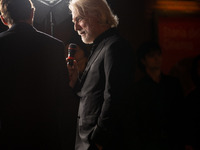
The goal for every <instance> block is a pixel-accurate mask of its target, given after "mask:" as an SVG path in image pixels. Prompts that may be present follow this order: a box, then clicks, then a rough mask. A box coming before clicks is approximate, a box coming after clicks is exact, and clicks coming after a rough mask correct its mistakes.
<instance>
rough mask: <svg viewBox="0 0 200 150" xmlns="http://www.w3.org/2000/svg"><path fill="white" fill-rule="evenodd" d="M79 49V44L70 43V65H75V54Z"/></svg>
mask: <svg viewBox="0 0 200 150" xmlns="http://www.w3.org/2000/svg"><path fill="white" fill-rule="evenodd" d="M76 50H77V45H76V44H74V43H70V44H69V47H68V57H67V58H68V64H69V65H70V66H73V64H74V56H75V53H76Z"/></svg>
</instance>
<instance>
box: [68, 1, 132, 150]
mask: <svg viewBox="0 0 200 150" xmlns="http://www.w3.org/2000/svg"><path fill="white" fill-rule="evenodd" d="M69 8H70V10H71V12H72V21H73V23H74V30H75V31H77V32H78V34H79V35H80V36H81V38H82V41H83V42H84V43H86V44H92V49H91V55H90V56H89V60H88V63H87V66H86V69H85V71H84V73H83V75H82V77H81V79H80V80H79V79H78V69H77V63H76V61H74V66H72V67H71V66H70V65H68V69H69V74H70V79H71V80H70V86H71V87H72V88H74V90H75V91H76V92H77V94H78V96H79V97H80V104H79V111H78V121H77V123H78V125H77V135H76V145H75V149H76V150H102V149H103V150H123V149H126V150H127V149H128V148H127V147H126V146H127V144H125V143H127V142H128V141H127V138H128V137H127V136H125V135H126V132H125V130H126V127H127V120H126V119H127V118H128V117H127V116H128V115H129V113H128V110H129V105H130V103H129V101H130V100H132V99H131V97H130V91H129V90H130V89H131V86H132V81H133V77H134V70H135V61H134V60H135V59H134V54H133V52H134V51H133V49H132V48H131V46H130V44H129V43H128V42H127V41H126V40H125V39H123V38H122V37H121V36H120V35H119V33H118V32H117V28H116V27H117V25H118V18H117V16H116V15H114V14H113V12H112V11H111V9H110V7H109V5H108V3H107V2H106V0H71V1H70V2H69ZM129 119H130V118H129ZM130 120H131V119H130ZM130 149H131V148H130Z"/></svg>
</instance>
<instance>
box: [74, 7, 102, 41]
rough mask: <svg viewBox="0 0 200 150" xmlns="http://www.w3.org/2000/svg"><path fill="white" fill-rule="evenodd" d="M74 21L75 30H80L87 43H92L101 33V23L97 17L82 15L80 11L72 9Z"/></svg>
mask: <svg viewBox="0 0 200 150" xmlns="http://www.w3.org/2000/svg"><path fill="white" fill-rule="evenodd" d="M72 22H73V23H74V30H75V31H77V32H78V34H79V35H80V36H81V39H82V41H83V42H84V43H86V44H91V43H93V41H94V40H95V39H96V37H97V36H98V35H99V32H98V29H99V24H98V21H97V19H96V18H95V17H91V16H85V17H81V16H80V15H79V14H78V13H76V12H73V11H72Z"/></svg>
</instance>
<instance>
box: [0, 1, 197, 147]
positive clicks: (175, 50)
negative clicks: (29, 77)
mask: <svg viewBox="0 0 200 150" xmlns="http://www.w3.org/2000/svg"><path fill="white" fill-rule="evenodd" d="M32 1H33V3H34V5H35V7H36V13H35V21H34V26H35V28H37V29H38V30H41V31H43V32H46V33H48V34H52V32H51V25H50V10H52V13H53V21H52V22H53V23H54V28H53V36H54V37H56V38H58V39H60V40H62V41H63V42H64V43H65V44H66V45H67V44H69V43H72V42H74V43H77V44H78V45H81V46H83V47H84V46H85V45H84V44H83V43H82V42H81V40H80V37H79V36H78V35H77V33H76V32H75V31H74V30H73V24H72V22H71V15H70V12H69V10H68V7H67V2H66V1H62V2H61V3H59V4H58V5H56V6H55V7H53V8H50V7H47V6H45V5H44V4H41V3H39V2H38V1H37V0H32ZM160 1H161V0H108V3H109V5H110V6H111V8H112V10H113V12H114V13H115V14H117V16H118V17H119V27H118V29H119V31H120V33H121V35H122V36H124V37H125V38H126V39H127V40H128V41H129V42H130V43H131V45H132V47H133V50H134V51H137V49H138V47H139V46H140V44H142V43H143V42H144V41H147V40H156V41H158V42H159V44H160V45H161V48H162V49H163V58H164V60H163V61H164V65H163V71H164V72H165V73H166V74H171V75H173V76H176V77H178V78H179V79H180V82H181V84H182V87H183V89H184V94H185V95H187V93H188V92H189V91H190V90H191V89H192V88H193V86H194V83H192V80H191V77H190V74H189V69H190V67H191V61H192V59H193V57H195V56H196V55H198V54H200V17H199V16H200V1H199V0H187V1H181V0H168V1H167V2H168V3H164V4H158V2H160ZM172 1H173V2H178V3H177V4H170V2H172ZM184 2H189V3H186V4H185V3H184ZM190 2H191V5H190ZM167 6H168V7H167ZM5 30H7V27H6V26H4V25H3V24H2V23H1V22H0V32H2V31H5ZM182 33H185V35H184V36H182V35H183V34H182ZM166 41H168V42H169V43H170V44H171V45H170V47H169V44H166ZM184 44H186V46H184ZM167 46H168V47H167ZM66 48H67V46H66ZM122 54H123V50H122ZM124 57H125V53H124ZM140 76H141V72H139V70H137V71H136V80H138V79H139V78H140ZM72 109H74V108H72ZM75 109H77V107H76V108H75ZM72 112H74V111H72ZM72 116H73V117H74V118H76V114H72ZM72 126H73V127H74V129H73V130H72V133H69V135H72V137H71V138H70V139H67V140H68V142H67V143H66V147H73V142H74V138H75V137H74V135H75V133H74V130H75V126H76V125H75V124H72Z"/></svg>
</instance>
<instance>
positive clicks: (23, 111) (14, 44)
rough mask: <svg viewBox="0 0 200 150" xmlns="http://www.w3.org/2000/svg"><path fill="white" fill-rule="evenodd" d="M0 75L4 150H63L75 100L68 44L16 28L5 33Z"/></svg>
mask: <svg viewBox="0 0 200 150" xmlns="http://www.w3.org/2000/svg"><path fill="white" fill-rule="evenodd" d="M0 72H1V73H0V87H1V91H0V95H1V100H0V108H1V113H0V117H1V118H0V121H1V128H0V136H1V145H0V146H2V147H4V148H5V149H6V148H11V149H12V148H13V149H14V148H16V147H18V148H20V149H23V148H24V149H37V150H39V149H48V150H49V149H54V148H56V149H60V147H61V143H60V142H61V139H60V137H61V136H60V130H61V126H62V122H63V121H62V117H63V116H64V111H63V106H64V105H63V104H64V103H65V101H68V100H69V99H70V98H69V97H67V96H69V92H70V89H69V87H68V75H67V69H66V62H65V55H64V44H63V42H61V41H59V40H58V39H55V38H52V37H50V36H49V35H47V34H44V33H42V32H39V31H37V30H36V29H34V28H33V27H32V26H31V25H29V24H25V23H19V24H15V25H13V26H12V28H10V29H9V30H7V31H5V32H3V33H0ZM65 109H67V108H65ZM65 117H66V116H65ZM65 119H67V118H65ZM0 149H3V148H0Z"/></svg>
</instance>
